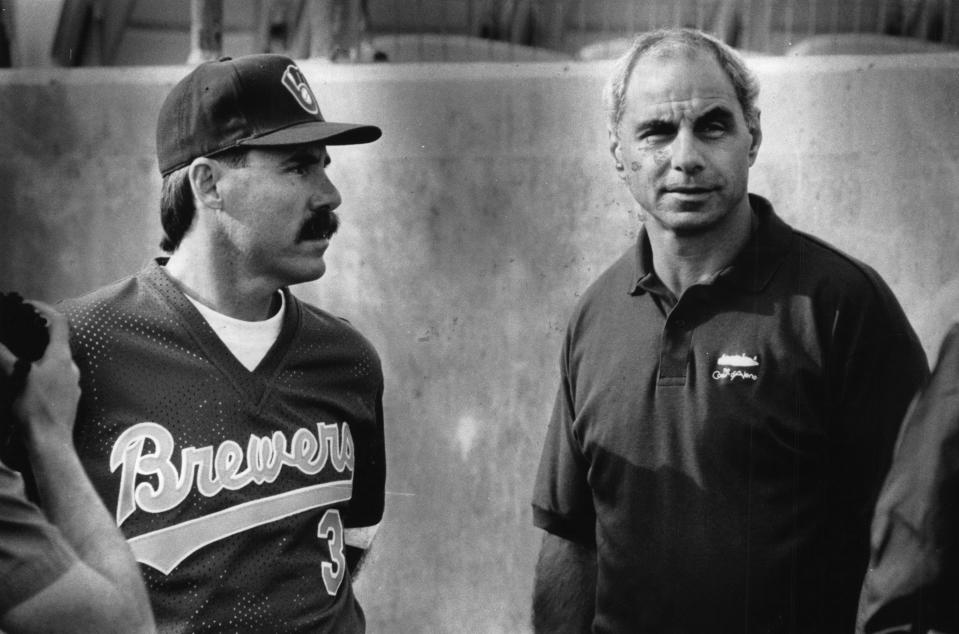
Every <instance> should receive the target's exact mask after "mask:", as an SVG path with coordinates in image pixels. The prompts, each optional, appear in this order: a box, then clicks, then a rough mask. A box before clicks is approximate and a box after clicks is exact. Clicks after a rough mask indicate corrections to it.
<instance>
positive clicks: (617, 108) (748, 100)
mask: <svg viewBox="0 0 959 634" xmlns="http://www.w3.org/2000/svg"><path fill="white" fill-rule="evenodd" d="M680 51H684V52H691V51H702V52H705V53H708V54H710V55H712V57H713V58H714V59H715V60H716V61H717V62H719V65H720V67H722V69H723V71H724V72H725V73H726V75H727V76H728V77H729V80H730V81H731V82H732V84H733V89H734V90H735V91H736V98H737V99H738V101H739V106H740V107H741V108H742V111H743V117H744V118H745V119H746V126H747V127H748V128H749V129H751V130H752V129H755V128H757V127H758V126H759V108H758V107H757V106H756V98H757V97H758V96H759V83H758V82H757V81H756V76H755V75H754V74H753V73H752V71H751V70H749V68H747V67H746V63H745V62H744V61H743V59H742V57H740V55H739V53H737V52H736V51H734V50H733V49H732V47H730V46H728V45H727V44H724V43H723V42H721V41H719V40H717V39H716V38H714V37H713V36H711V35H707V34H706V33H703V32H702V31H697V30H695V29H659V30H656V31H649V32H647V33H643V34H642V35H639V36H638V37H637V38H636V39H635V40H633V43H632V45H631V46H630V47H629V50H628V51H626V53H624V54H623V56H622V57H620V58H619V59H618V60H617V61H616V65H615V67H614V69H613V74H612V75H611V76H610V78H609V82H607V84H606V89H605V91H604V92H603V102H604V105H605V106H606V115H607V117H608V123H609V128H610V130H611V131H613V133H614V134H615V133H616V132H617V130H618V129H619V123H620V120H621V119H622V117H623V108H624V107H625V104H626V88H627V85H628V83H629V78H630V76H631V75H632V74H633V68H635V67H636V64H637V62H638V61H639V60H640V58H642V57H643V56H644V55H650V54H664V55H670V54H675V53H678V52H680Z"/></svg>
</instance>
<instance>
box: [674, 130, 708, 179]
mask: <svg viewBox="0 0 959 634" xmlns="http://www.w3.org/2000/svg"><path fill="white" fill-rule="evenodd" d="M670 151H671V154H670V161H671V163H672V168H673V169H675V170H679V171H680V172H683V173H686V174H695V173H697V172H699V171H701V170H702V169H703V167H705V163H704V159H703V153H702V148H701V147H700V141H699V139H697V138H696V135H695V134H694V133H693V132H692V130H685V129H683V130H680V131H679V132H677V133H676V136H675V138H674V139H673V142H672V144H671V145H670Z"/></svg>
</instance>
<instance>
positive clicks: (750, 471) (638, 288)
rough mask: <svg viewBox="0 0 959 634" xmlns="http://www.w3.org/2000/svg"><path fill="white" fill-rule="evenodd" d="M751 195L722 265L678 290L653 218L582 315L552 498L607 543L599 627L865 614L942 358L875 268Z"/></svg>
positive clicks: (572, 527) (764, 625)
mask: <svg viewBox="0 0 959 634" xmlns="http://www.w3.org/2000/svg"><path fill="white" fill-rule="evenodd" d="M750 203H751V205H752V208H753V210H754V212H755V214H756V218H757V220H758V222H757V228H756V229H755V231H754V233H753V235H752V236H751V238H750V240H749V242H748V243H747V245H746V246H745V248H744V249H743V250H742V251H741V252H740V254H738V256H737V257H736V258H735V259H734V261H733V263H732V264H731V265H730V266H729V267H727V268H726V269H724V270H723V271H721V272H720V273H718V274H717V275H716V276H715V278H714V279H711V280H709V281H708V282H707V283H703V284H698V285H694V286H692V287H690V288H689V289H687V290H686V291H685V293H683V295H682V296H681V297H679V298H676V297H674V296H673V295H672V293H671V292H670V291H669V290H668V289H667V288H666V287H665V285H664V284H663V283H662V282H661V281H660V280H659V278H658V277H657V276H656V274H655V272H654V271H653V268H652V264H651V262H652V253H651V251H650V247H649V242H648V240H647V239H646V238H645V233H644V232H641V234H640V237H639V241H638V244H637V246H636V247H634V248H633V249H630V250H629V251H628V252H627V253H626V254H624V255H623V257H622V258H621V259H620V260H619V261H618V262H616V263H615V264H613V266H612V267H610V268H609V269H608V270H607V271H606V272H605V273H603V275H601V277H600V278H599V279H598V280H597V281H596V282H595V283H594V284H593V285H592V286H591V287H590V289H589V290H588V291H587V292H586V293H585V294H584V296H583V298H582V300H581V302H580V304H579V306H578V307H577V308H576V310H575V311H574V313H573V316H572V318H571V320H570V324H569V328H568V332H567V337H566V341H565V346H564V349H563V354H562V362H561V384H560V388H559V390H558V393H557V399H556V405H555V408H554V412H553V416H552V419H551V421H550V425H549V428H548V431H547V437H546V441H545V444H544V449H543V454H542V459H541V463H540V469H539V474H538V477H537V481H536V486H535V492H534V498H533V514H534V521H535V523H536V525H537V526H539V527H541V528H544V529H545V530H547V531H550V532H552V533H555V534H557V535H559V536H561V537H565V538H567V539H571V540H575V541H578V542H582V543H586V544H595V547H596V553H597V572H598V576H597V589H596V614H595V621H594V624H593V626H594V628H595V631H598V632H632V631H642V632H706V631H714V632H808V633H816V634H825V633H832V632H848V631H852V628H853V626H854V622H855V613H856V602H857V596H858V593H859V586H860V584H861V582H862V575H863V573H864V571H865V565H866V560H867V557H868V523H869V513H870V509H871V506H872V503H873V501H874V499H875V494H876V492H877V491H878V488H879V485H880V484H881V481H882V477H883V474H884V473H885V470H886V468H887V467H888V463H889V459H890V457H891V453H892V446H893V443H894V441H895V437H896V431H897V429H898V427H899V423H900V421H901V419H902V415H903V412H904V411H905V409H906V407H907V405H908V403H909V401H910V399H911V398H912V396H913V394H914V393H915V391H916V390H917V388H918V386H919V385H920V384H921V382H922V380H923V378H924V377H925V375H926V373H927V371H928V369H927V366H926V360H925V355H924V353H923V351H922V348H921V346H920V345H919V342H918V339H917V338H916V336H915V334H914V332H913V331H912V328H911V327H910V326H909V324H908V322H907V321H906V318H905V316H904V315H903V313H902V310H901V308H900V306H899V304H898V302H897V301H896V300H895V298H894V297H893V295H892V293H891V292H890V291H889V289H888V288H887V287H886V285H885V284H884V283H883V282H882V280H881V279H880V278H879V276H878V275H876V273H875V272H874V271H872V270H871V269H870V268H869V267H867V266H865V265H863V264H862V263H860V262H857V261H855V260H853V259H852V258H849V257H848V256H846V255H844V254H842V253H840V252H839V251H837V250H836V249H834V248H832V247H830V246H829V245H826V244H824V243H822V242H821V241H819V240H816V239H815V238H812V237H811V236H807V235H805V234H802V233H800V232H797V231H794V230H793V229H791V228H790V227H789V226H787V225H786V224H785V223H784V222H783V221H782V220H780V219H779V218H778V217H777V216H776V215H775V214H774V213H773V210H772V207H771V206H770V205H769V203H768V202H767V201H765V200H763V199H762V198H759V197H756V196H751V197H750Z"/></svg>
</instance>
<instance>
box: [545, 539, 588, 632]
mask: <svg viewBox="0 0 959 634" xmlns="http://www.w3.org/2000/svg"><path fill="white" fill-rule="evenodd" d="M595 607H596V550H595V549H594V548H590V547H588V546H583V545H582V544H578V543H576V542H572V541H569V540H567V539H563V538H562V537H557V536H556V535H553V534H552V533H544V534H543V544H542V546H541V547H540V551H539V560H538V561H537V562H536V577H535V581H534V584H533V631H534V632H543V633H544V634H545V633H546V632H589V631H590V629H591V627H592V623H593V615H594V613H595Z"/></svg>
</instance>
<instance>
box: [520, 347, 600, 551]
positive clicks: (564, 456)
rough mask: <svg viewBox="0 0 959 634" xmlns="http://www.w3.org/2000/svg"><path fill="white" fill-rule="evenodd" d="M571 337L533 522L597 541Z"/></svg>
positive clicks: (586, 541)
mask: <svg viewBox="0 0 959 634" xmlns="http://www.w3.org/2000/svg"><path fill="white" fill-rule="evenodd" d="M568 351H569V340H568V337H567V345H566V347H565V348H564V350H563V355H562V360H561V363H560V366H561V367H560V375H561V378H560V385H559V389H558V390H557V393H556V401H555V404H554V406H553V414H552V416H551V417H550V421H549V427H548V428H547V431H546V440H545V442H544V443H543V453H542V455H541V457H540V463H539V471H538V472H537V475H536V483H535V486H534V489H533V524H534V525H536V526H537V527H539V528H542V529H543V530H545V531H547V532H550V533H553V534H555V535H557V536H559V537H563V538H564V539H569V540H571V541H575V542H579V543H583V544H589V545H592V544H594V543H595V540H596V537H595V525H596V512H595V509H594V507H593V497H592V491H591V489H590V487H589V482H588V481H587V473H588V468H589V465H588V462H587V460H586V457H585V456H584V455H583V453H582V450H581V449H580V446H579V443H578V442H577V441H576V439H575V437H574V435H573V431H572V430H573V421H574V420H575V403H574V399H573V395H572V389H571V387H570V376H569V371H568V367H569V364H568V358H569V356H568Z"/></svg>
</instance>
